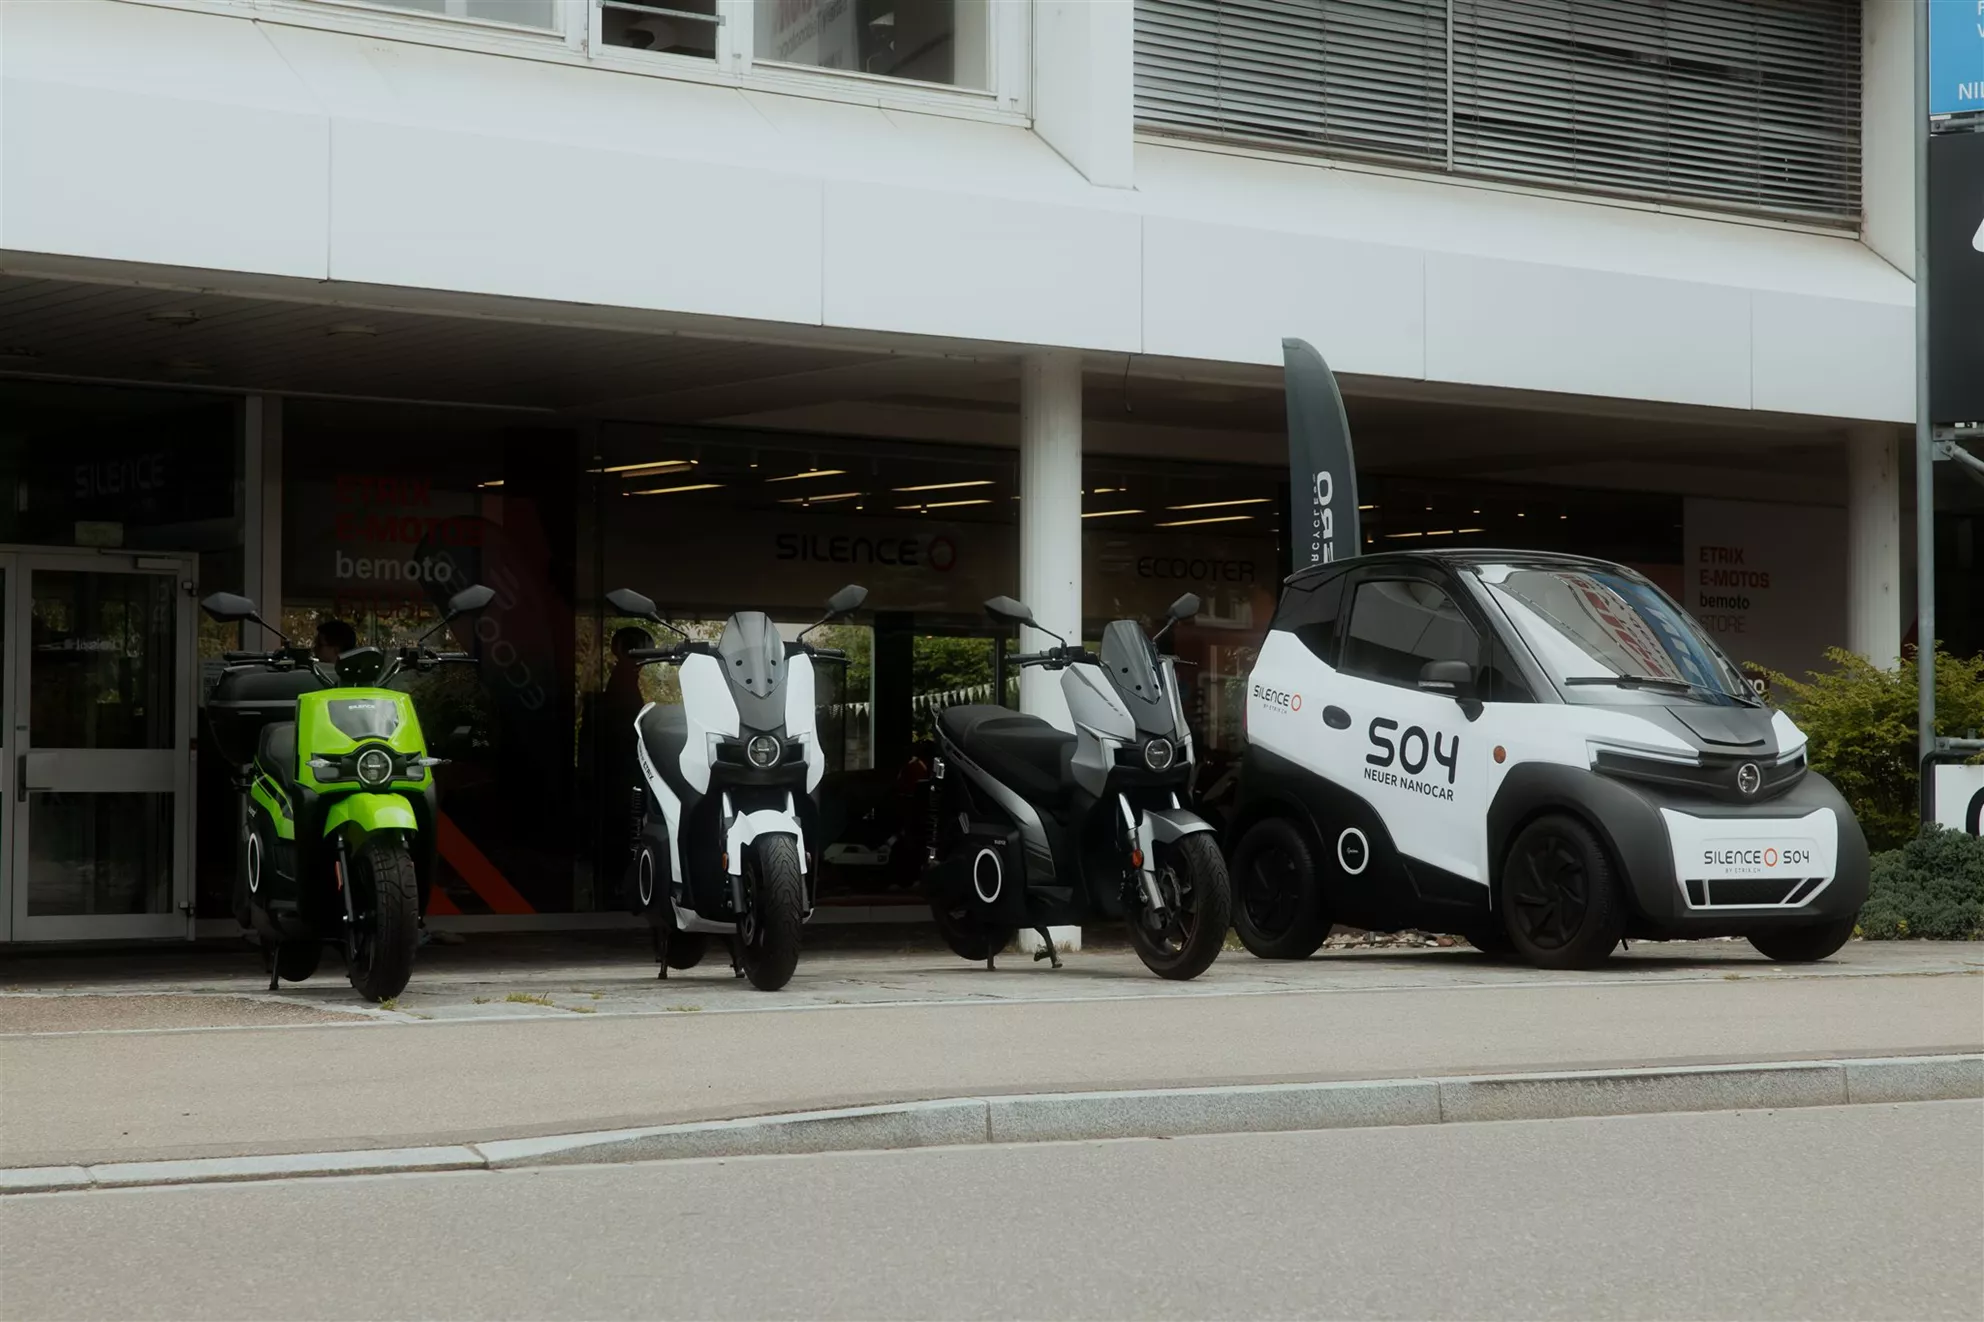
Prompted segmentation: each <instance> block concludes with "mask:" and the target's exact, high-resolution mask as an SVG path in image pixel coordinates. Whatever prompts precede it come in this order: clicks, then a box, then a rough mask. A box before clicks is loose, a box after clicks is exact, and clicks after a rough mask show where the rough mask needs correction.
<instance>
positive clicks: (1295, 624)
mask: <svg viewBox="0 0 1984 1322" xmlns="http://www.w3.org/2000/svg"><path fill="white" fill-rule="evenodd" d="M1343 580H1344V575H1342V574H1332V575H1331V576H1330V577H1328V578H1326V579H1322V580H1319V581H1313V582H1309V583H1299V584H1297V585H1295V586H1294V587H1291V588H1289V589H1288V591H1287V592H1285V593H1284V594H1282V598H1281V609H1280V610H1278V611H1276V612H1275V619H1274V627H1275V628H1277V629H1282V630H1285V631H1287V632H1289V633H1292V634H1294V635H1295V636H1296V637H1297V638H1298V639H1300V640H1301V641H1302V645H1303V646H1304V647H1306V648H1308V649H1309V650H1310V651H1311V652H1313V653H1314V654H1315V656H1316V659H1317V660H1318V661H1321V662H1322V663H1323V664H1325V665H1331V666H1333V665H1335V664H1336V626H1337V617H1338V615H1339V614H1340V613H1341V612H1342V607H1343Z"/></svg>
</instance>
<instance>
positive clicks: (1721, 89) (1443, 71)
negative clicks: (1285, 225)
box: [1136, 0, 1860, 223]
mask: <svg viewBox="0 0 1984 1322" xmlns="http://www.w3.org/2000/svg"><path fill="white" fill-rule="evenodd" d="M1136 6H1137V36H1136V61H1137V68H1136V79H1137V91H1136V95H1137V118H1138V121H1139V122H1140V123H1142V124H1143V125H1144V126H1146V127H1148V128H1152V129H1157V130H1161V131H1164V132H1169V133H1179V134H1187V135H1193V136H1200V137H1211V138H1222V139H1241V140H1247V141H1254V142H1259V143H1263V144H1279V145H1287V146H1295V147H1301V148H1307V149H1311V150H1319V151H1327V152H1330V153H1332V154H1339V155H1346V156H1362V157H1367V158H1371V159H1376V160H1391V161H1398V162H1401V163H1404V164H1409V165H1418V166H1425V167H1431V168H1435V169H1443V170H1450V171H1453V172H1454V173H1457V174H1471V175H1481V176H1489V177H1496V178H1503V179H1510V180H1516V181H1521V182H1525V183H1537V184H1545V185H1556V186H1565V187H1571V188H1577V189H1582V190H1588V191H1592V192H1603V193H1611V194H1617V195H1624V196H1637V197H1646V198H1652V199H1657V200H1661V201H1670V202H1683V203H1693V204H1700V205H1705V206H1711V207H1723V208H1729V209H1733V210H1741V211H1750V212H1760V213H1765V214H1773V215H1781V216H1786V217H1793V218H1799V219H1809V220H1818V221H1822V222H1839V223H1857V222H1858V220H1859V216H1860V0H1692V2H1690V3H1679V2H1678V0H1136Z"/></svg>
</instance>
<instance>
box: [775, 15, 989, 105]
mask: <svg viewBox="0 0 1984 1322" xmlns="http://www.w3.org/2000/svg"><path fill="white" fill-rule="evenodd" d="M754 10H755V13H756V15H757V30H756V32H755V33H754V34H753V35H754V37H755V39H756V51H757V58H758V59H760V60H772V61H777V62H779V63H781V64H803V65H807V66H809V67H811V68H815V69H846V70H848V71H850V72H853V73H869V74H878V75H881V76H883V77H888V78H908V79H913V80H915V81H917V82H923V83H943V84H946V85H948V86H954V87H975V88H981V89H982V88H984V87H985V86H986V85H987V83H988V81H989V80H988V78H987V72H988V70H987V60H986V49H987V46H988V39H989V36H990V27H989V24H988V22H987V12H986V11H987V2H986V0H759V3H758V4H757V5H756V6H754Z"/></svg>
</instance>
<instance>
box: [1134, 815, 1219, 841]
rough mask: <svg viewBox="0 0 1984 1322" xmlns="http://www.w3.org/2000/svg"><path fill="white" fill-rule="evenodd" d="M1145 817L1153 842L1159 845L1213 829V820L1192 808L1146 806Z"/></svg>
mask: <svg viewBox="0 0 1984 1322" xmlns="http://www.w3.org/2000/svg"><path fill="white" fill-rule="evenodd" d="M1143 819H1144V821H1145V822H1147V823H1148V824H1149V826H1148V829H1149V831H1150V838H1151V843H1153V844H1159V845H1168V844H1170V843H1171V842H1172V841H1174V840H1183V839H1184V838H1185V837H1186V836H1188V835H1197V834H1199V832H1201V831H1210V830H1212V829H1213V828H1212V823H1211V822H1209V821H1207V820H1206V819H1205V818H1203V817H1201V816H1199V815H1198V814H1197V813H1195V812H1193V811H1192V810H1191V809H1190V808H1146V809H1144V813H1143Z"/></svg>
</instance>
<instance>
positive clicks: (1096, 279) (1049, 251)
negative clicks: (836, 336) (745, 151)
mask: <svg viewBox="0 0 1984 1322" xmlns="http://www.w3.org/2000/svg"><path fill="white" fill-rule="evenodd" d="M1138 246H1139V222H1138V218H1137V217H1136V216H1134V215H1131V214H1128V213H1126V212H1121V211H1114V210H1109V211H1102V210H1093V209H1087V210H1084V209H1078V208H1074V207H1059V206H1048V205H1045V204H1041V203H1036V202H1025V201H1015V200H1011V199H1007V198H997V197H980V196H972V195H969V194H960V193H947V192H931V191H926V190H923V189H917V188H900V187H892V186H888V185H881V184H867V185H862V184H842V183H829V184H828V185H827V208H826V258H825V260H826V280H825V283H826V322H827V324H828V325H832V326H848V327H859V328H862V329H886V330H894V331H909V332H912V333H919V334H926V335H946V336H956V337H963V338H970V339H986V340H1001V341H1008V342H1012V343H1017V344H1041V345H1053V346H1066V347H1071V348H1083V349H1098V350H1117V351H1120V352H1126V353H1129V352H1135V351H1136V350H1137V349H1138V348H1139V347H1140V344H1141V340H1142V335H1141V330H1140V327H1139V324H1138V322H1139V302H1140V297H1139V292H1140V291H1139V285H1140V281H1141V275H1142V272H1141V266H1140V263H1139V261H1138V256H1137V253H1138Z"/></svg>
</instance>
